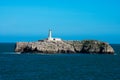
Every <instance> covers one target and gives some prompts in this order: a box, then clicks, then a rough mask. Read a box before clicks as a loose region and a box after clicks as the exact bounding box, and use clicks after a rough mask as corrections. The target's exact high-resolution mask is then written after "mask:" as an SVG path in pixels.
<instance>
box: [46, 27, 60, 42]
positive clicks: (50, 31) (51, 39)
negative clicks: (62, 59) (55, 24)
mask: <svg viewBox="0 0 120 80" xmlns="http://www.w3.org/2000/svg"><path fill="white" fill-rule="evenodd" d="M47 40H48V41H61V39H60V38H53V37H52V30H50V29H49V32H48V38H47Z"/></svg>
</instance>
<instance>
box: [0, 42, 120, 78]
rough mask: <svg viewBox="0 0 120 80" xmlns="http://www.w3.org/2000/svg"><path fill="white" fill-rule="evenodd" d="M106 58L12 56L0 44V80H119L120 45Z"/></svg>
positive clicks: (8, 48) (11, 47) (7, 46)
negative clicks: (114, 52)
mask: <svg viewBox="0 0 120 80" xmlns="http://www.w3.org/2000/svg"><path fill="white" fill-rule="evenodd" d="M112 46H113V48H114V49H115V51H116V54H115V55H108V54H53V55H52V54H51V55H50V54H16V53H15V52H14V47H15V44H12V43H11V44H8V43H7V44H5V43H4V44H3V43H2V44H0V80H120V45H112Z"/></svg>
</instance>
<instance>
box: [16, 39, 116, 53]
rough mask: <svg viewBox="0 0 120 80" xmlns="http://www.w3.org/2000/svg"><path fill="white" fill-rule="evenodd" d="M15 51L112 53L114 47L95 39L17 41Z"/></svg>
mask: <svg viewBox="0 0 120 80" xmlns="http://www.w3.org/2000/svg"><path fill="white" fill-rule="evenodd" d="M15 51H16V52H20V53H26V52H33V53H99V54H102V53H103V54H113V53H114V49H113V48H112V47H111V46H110V45H109V44H108V43H105V42H101V41H97V40H83V41H47V40H44V41H38V42H17V43H16V48H15Z"/></svg>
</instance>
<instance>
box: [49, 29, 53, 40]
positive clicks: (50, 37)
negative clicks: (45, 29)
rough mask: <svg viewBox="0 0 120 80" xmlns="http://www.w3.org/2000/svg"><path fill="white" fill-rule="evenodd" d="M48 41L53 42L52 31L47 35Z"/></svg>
mask: <svg viewBox="0 0 120 80" xmlns="http://www.w3.org/2000/svg"><path fill="white" fill-rule="evenodd" d="M48 40H53V38H52V30H49V33H48Z"/></svg>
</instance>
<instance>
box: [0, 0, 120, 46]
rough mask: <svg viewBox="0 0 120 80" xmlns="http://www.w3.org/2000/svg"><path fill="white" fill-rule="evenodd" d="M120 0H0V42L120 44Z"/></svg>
mask: <svg viewBox="0 0 120 80" xmlns="http://www.w3.org/2000/svg"><path fill="white" fill-rule="evenodd" d="M119 4H120V0H0V42H18V41H37V40H40V39H45V38H47V36H48V30H49V29H51V30H52V33H53V37H59V38H62V39H63V40H86V39H90V40H100V41H105V42H109V43H115V44H116V43H120V5H119Z"/></svg>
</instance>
